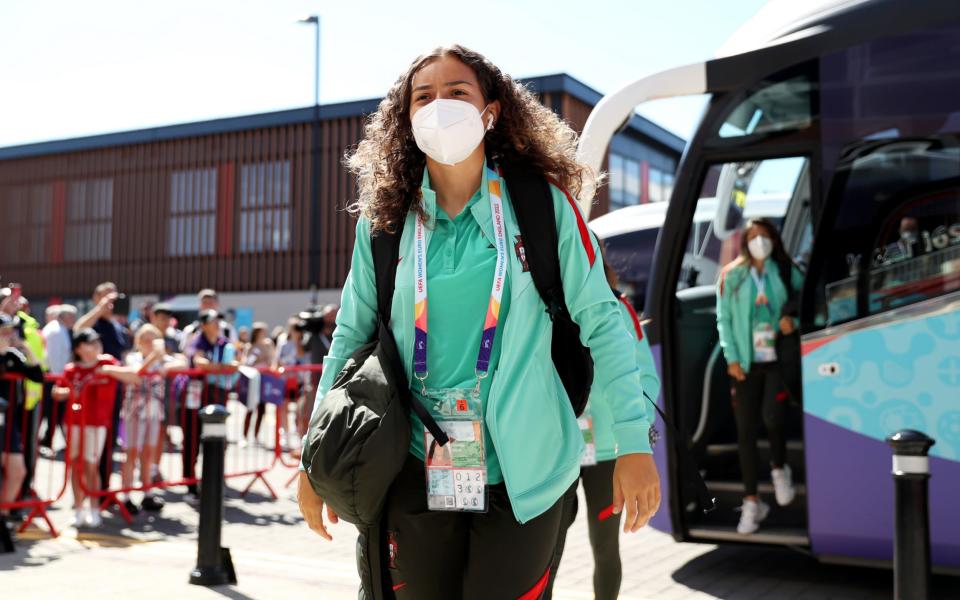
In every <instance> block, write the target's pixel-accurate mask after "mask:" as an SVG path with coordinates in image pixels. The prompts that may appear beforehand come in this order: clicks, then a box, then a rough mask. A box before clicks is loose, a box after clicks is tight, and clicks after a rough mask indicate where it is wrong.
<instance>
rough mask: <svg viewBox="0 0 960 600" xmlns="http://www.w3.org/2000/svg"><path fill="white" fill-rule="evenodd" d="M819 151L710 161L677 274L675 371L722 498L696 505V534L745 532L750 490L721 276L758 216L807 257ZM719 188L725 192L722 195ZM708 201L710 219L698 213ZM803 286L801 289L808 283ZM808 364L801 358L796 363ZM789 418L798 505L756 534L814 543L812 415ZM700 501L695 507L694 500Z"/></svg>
mask: <svg viewBox="0 0 960 600" xmlns="http://www.w3.org/2000/svg"><path fill="white" fill-rule="evenodd" d="M809 165H810V158H809V157H807V156H780V157H775V158H765V159H760V158H751V159H749V160H747V159H744V160H736V161H730V162H721V163H712V164H710V165H709V166H707V167H706V176H705V178H704V184H703V185H702V187H701V190H700V198H699V199H698V206H697V210H696V211H695V213H694V215H695V216H694V219H693V220H692V222H691V225H690V231H689V234H688V239H687V245H686V251H685V252H684V255H683V259H682V263H681V267H680V272H679V276H678V279H677V283H676V298H677V317H676V318H675V320H674V327H675V334H676V339H677V347H678V350H680V351H681V352H682V357H681V358H680V361H679V362H680V363H681V364H683V365H684V366H685V367H686V369H687V370H686V373H687V374H688V375H687V376H684V377H681V378H678V379H676V380H674V387H673V390H674V396H673V398H676V399H677V400H678V401H679V402H678V404H679V405H678V406H675V407H674V408H675V409H677V410H678V411H682V412H683V414H684V419H685V421H686V423H688V424H689V425H688V427H687V431H689V432H690V442H691V443H692V445H693V447H694V450H695V452H696V453H697V455H698V458H699V460H700V465H699V466H700V467H701V469H703V470H704V471H705V472H706V477H705V479H706V481H707V487H708V489H709V490H710V492H711V493H712V494H713V495H714V496H715V497H716V498H717V500H718V509H717V510H716V511H714V512H712V513H709V514H707V515H703V514H701V513H700V512H699V511H697V510H688V511H687V512H686V515H685V516H686V525H687V526H688V531H689V534H690V536H691V537H694V538H705V539H726V538H727V537H742V536H738V534H736V524H737V520H738V518H739V514H738V513H737V512H736V510H735V509H736V508H738V507H739V506H740V504H741V501H742V498H743V495H744V485H743V478H742V476H741V473H740V463H739V452H738V446H737V430H736V424H735V421H734V417H733V410H732V406H731V395H730V388H731V384H730V378H729V376H728V375H727V363H726V361H725V359H724V356H723V353H722V352H721V349H720V344H719V338H718V335H717V313H716V303H717V282H718V278H719V277H720V274H721V271H722V269H723V267H724V266H725V265H727V264H728V263H730V262H731V261H733V260H734V259H735V258H737V256H738V255H739V254H740V252H741V242H742V239H743V233H742V230H743V227H744V226H745V225H746V223H747V221H748V220H749V219H750V218H754V217H762V218H765V219H767V220H769V221H771V222H773V223H774V225H776V226H777V227H778V228H779V229H780V230H781V235H782V237H784V241H785V245H786V248H787V250H788V252H790V254H791V255H792V256H794V257H796V259H797V260H798V262H800V261H801V260H803V259H804V257H805V256H806V254H808V248H805V247H801V244H802V243H809V240H810V238H811V235H810V234H809V232H810V230H811V229H812V227H811V225H810V217H809V215H810V176H809V174H810V169H809ZM714 197H715V198H716V199H714ZM702 207H705V208H708V209H709V210H710V217H711V218H709V219H703V220H701V219H698V218H697V216H696V215H697V213H700V212H703V211H702V210H701V208H702ZM798 293H799V290H798ZM794 368H796V369H799V368H800V365H799V364H798V365H794ZM789 414H790V416H789V418H788V428H787V433H788V464H790V466H791V468H792V469H793V473H794V480H795V482H796V484H797V491H798V494H797V498H796V499H795V501H794V502H793V504H791V505H790V506H789V507H784V508H779V507H778V508H777V510H774V511H773V512H772V513H771V514H770V516H769V517H768V519H767V520H766V521H765V523H764V527H763V528H762V529H761V530H760V532H758V533H757V534H755V535H753V536H750V541H756V542H773V543H784V544H795V545H804V544H805V543H806V530H805V528H806V505H805V496H804V492H805V488H804V485H803V481H804V460H803V436H802V430H801V421H802V414H801V410H800V407H799V406H798V405H796V404H791V406H790V408H789ZM759 438H760V441H759V443H758V446H759V453H760V464H761V465H765V464H768V463H769V460H770V452H769V444H768V443H767V442H766V439H765V436H764V434H763V433H762V432H761V434H760V436H759ZM759 475H760V487H759V492H760V494H761V496H765V497H767V498H770V497H771V496H772V493H773V487H772V483H771V482H770V474H769V469H763V468H762V467H761V470H760V474H759ZM689 508H692V507H689Z"/></svg>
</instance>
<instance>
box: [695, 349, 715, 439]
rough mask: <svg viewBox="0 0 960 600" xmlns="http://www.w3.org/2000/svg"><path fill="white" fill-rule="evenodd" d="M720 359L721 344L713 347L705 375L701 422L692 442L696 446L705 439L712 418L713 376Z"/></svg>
mask: <svg viewBox="0 0 960 600" xmlns="http://www.w3.org/2000/svg"><path fill="white" fill-rule="evenodd" d="M719 359H720V342H717V345H716V346H714V347H713V352H711V353H710V360H708V361H707V368H706V370H705V371H704V373H703V392H702V393H701V395H700V420H699V422H697V429H696V431H694V432H693V438H691V442H693V443H694V444H696V443H697V442H699V441H700V438H702V437H703V432H704V431H706V429H707V419H708V418H709V417H710V388H711V385H710V384H711V383H713V381H712V376H713V368H714V367H715V366H717V360H719Z"/></svg>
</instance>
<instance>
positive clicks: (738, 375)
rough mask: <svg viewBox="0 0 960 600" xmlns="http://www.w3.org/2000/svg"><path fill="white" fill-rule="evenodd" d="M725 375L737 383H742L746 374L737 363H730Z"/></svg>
mask: <svg viewBox="0 0 960 600" xmlns="http://www.w3.org/2000/svg"><path fill="white" fill-rule="evenodd" d="M727 374H728V375H730V377H733V378H734V379H736V380H737V381H743V380H744V379H746V378H747V374H746V373H744V372H743V367H741V366H740V363H738V362H732V363H730V364H729V365H727Z"/></svg>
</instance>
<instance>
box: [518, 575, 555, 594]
mask: <svg viewBox="0 0 960 600" xmlns="http://www.w3.org/2000/svg"><path fill="white" fill-rule="evenodd" d="M549 581H550V567H547V572H546V573H544V574H543V577H541V578H540V581H538V582H537V584H536V585H535V586H533V587H532V588H530V591H529V592H527V593H526V594H524V595H522V596H520V597H519V598H517V600H537V598H539V597H540V596H541V595H543V592H544V590H546V589H547V582H549Z"/></svg>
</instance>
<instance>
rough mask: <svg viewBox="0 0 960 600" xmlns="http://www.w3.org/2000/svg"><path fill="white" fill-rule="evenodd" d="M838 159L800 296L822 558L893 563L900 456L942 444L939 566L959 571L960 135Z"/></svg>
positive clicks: (884, 143)
mask: <svg viewBox="0 0 960 600" xmlns="http://www.w3.org/2000/svg"><path fill="white" fill-rule="evenodd" d="M843 156H844V158H843V159H842V160H841V161H840V162H839V164H838V167H837V169H836V174H835V176H834V181H833V183H832V185H831V187H830V192H829V194H828V196H827V201H826V205H825V207H824V213H823V219H822V222H821V224H820V226H819V227H818V229H817V236H816V241H815V242H814V248H813V255H812V257H811V265H810V270H809V272H808V277H807V280H808V284H809V285H808V286H807V289H806V291H807V294H806V295H805V296H806V297H805V298H804V310H803V311H802V312H803V315H804V321H805V323H804V325H803V328H802V330H803V332H804V335H803V338H802V340H803V349H802V352H803V360H802V362H803V379H804V410H805V413H806V414H805V421H804V429H805V433H806V459H807V486H808V490H809V492H808V498H807V501H808V507H809V519H810V521H809V531H810V533H809V534H810V538H811V543H812V547H813V550H814V552H815V553H817V554H818V555H821V556H823V557H827V558H829V557H846V556H856V557H860V558H865V559H876V560H889V559H891V558H892V549H893V539H892V534H893V515H894V513H893V484H892V480H891V475H890V462H891V458H890V456H891V451H890V448H889V447H887V445H886V444H885V442H884V440H885V439H886V437H887V436H889V435H891V434H893V433H894V432H896V431H898V430H900V429H915V430H918V431H922V432H924V433H926V434H927V435H929V436H930V437H932V438H934V439H935V440H936V444H935V445H934V446H933V448H932V450H931V457H932V458H931V460H930V472H931V480H930V516H931V527H930V530H931V542H932V554H933V561H934V563H935V564H940V565H951V566H954V567H956V566H958V565H960V519H957V517H956V502H957V498H958V497H960V136H956V135H937V136H932V137H927V138H899V139H898V138H895V139H884V140H874V141H865V142H862V143H860V144H858V145H855V146H853V147H850V148H847V149H846V150H845V152H844V153H843Z"/></svg>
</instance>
